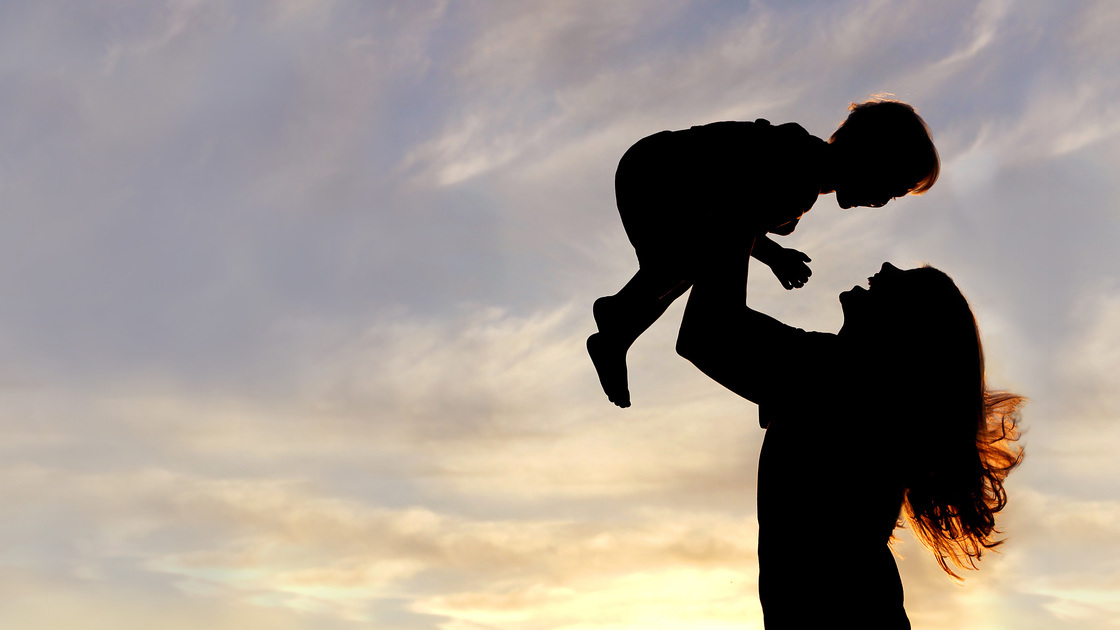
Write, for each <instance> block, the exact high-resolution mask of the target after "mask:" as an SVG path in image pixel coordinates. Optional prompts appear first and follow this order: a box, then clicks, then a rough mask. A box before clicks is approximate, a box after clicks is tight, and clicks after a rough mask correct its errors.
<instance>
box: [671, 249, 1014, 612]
mask: <svg viewBox="0 0 1120 630" xmlns="http://www.w3.org/2000/svg"><path fill="white" fill-rule="evenodd" d="M709 245H710V248H709V251H708V253H707V254H706V255H705V257H704V261H703V263H702V265H701V266H702V268H701V269H700V270H699V271H698V272H697V273H696V275H695V276H694V282H695V284H694V286H693V288H692V294H691V295H690V296H689V300H688V305H687V307H686V309H685V315H684V321H683V323H682V326H681V331H680V336H679V337H678V340H677V350H678V352H679V353H680V354H681V355H682V356H684V357H686V358H687V359H689V360H690V361H692V362H693V363H694V364H695V365H696V366H697V367H698V368H699V369H700V370H702V371H703V372H704V373H705V374H707V375H708V376H710V377H712V378H713V379H715V380H716V381H717V382H719V383H721V384H723V385H724V386H726V387H727V388H729V389H730V390H732V391H734V392H735V393H737V394H739V395H740V396H743V397H744V398H747V399H749V400H751V401H754V402H755V403H757V404H758V406H759V420H760V423H761V424H762V426H763V427H765V428H766V437H765V439H764V441H763V445H762V452H761V454H760V457H759V465H758V525H759V533H758V562H759V587H758V588H759V597H760V599H761V601H762V608H763V611H764V614H765V621H766V628H767V629H768V630H775V629H779V628H797V629H804V628H860V629H861V630H870V629H884V630H886V629H890V630H894V629H904V628H909V627H910V622H909V620H908V619H907V617H906V613H905V611H904V609H903V595H902V584H901V580H900V579H899V574H898V570H897V567H896V565H895V561H894V558H893V556H892V552H891V550H890V548H889V546H888V543H889V541H890V539H891V535H892V531H893V530H894V528H895V527H896V526H897V525H898V524H899V523H898V521H899V520H900V514H905V520H906V521H907V522H909V523H910V525H911V527H912V528H913V530H914V533H915V535H916V536H917V538H918V539H919V540H921V541H922V542H923V543H924V544H925V545H926V546H927V547H929V548H930V549H931V550H932V551H933V552H934V554H935V555H936V557H937V561H938V562H939V563H940V565H941V567H942V568H943V569H944V570H945V571H947V572H948V573H949V574H951V575H953V576H954V577H957V576H956V573H954V572H953V570H952V569H953V568H954V567H956V568H976V565H975V562H976V561H977V560H978V559H979V558H980V556H981V554H982V552H983V551H984V550H985V549H990V548H992V547H994V546H996V545H998V544H999V543H1000V541H998V540H996V539H995V538H994V535H995V534H997V533H998V531H997V530H996V529H995V513H996V512H998V511H999V510H1001V509H1002V508H1003V507H1004V505H1005V503H1006V494H1005V492H1004V489H1003V483H1002V482H1003V479H1004V478H1005V477H1006V476H1007V474H1008V472H1009V471H1010V470H1011V469H1012V468H1013V467H1014V466H1015V465H1017V464H1018V463H1019V461H1020V460H1021V458H1022V451H1021V449H1018V448H1016V447H1015V445H1014V440H1016V439H1017V437H1018V432H1017V426H1016V425H1017V409H1018V406H1019V404H1020V403H1021V398H1020V397H1018V396H1016V395H1014V394H1010V393H1006V392H996V391H990V390H988V389H986V387H985V382H984V360H983V354H982V351H981V346H980V339H979V333H978V331H977V328H976V321H975V319H974V317H973V315H972V311H971V310H970V309H969V306H968V303H967V302H966V301H965V299H964V297H963V296H962V295H961V293H960V291H959V290H958V289H957V287H956V285H955V284H954V283H953V281H952V280H951V279H950V278H949V277H948V276H946V275H945V274H944V273H942V272H940V271H938V270H936V269H933V268H932V267H922V268H918V269H909V270H905V271H903V270H899V269H897V268H896V267H894V266H892V265H890V264H889V263H884V265H883V267H882V269H881V270H880V271H879V272H878V273H877V274H875V275H874V276H872V277H871V278H869V287H870V288H869V289H864V288H863V287H855V288H853V289H852V290H850V291H846V292H844V293H842V294H841V295H840V303H841V305H842V307H843V310H844V325H843V327H842V328H841V330H840V332H839V333H838V334H827V333H818V332H805V331H803V330H800V329H795V328H791V327H789V326H787V325H785V324H782V323H781V322H778V321H777V320H775V319H772V318H770V317H767V316H766V315H763V314H760V313H757V312H755V311H753V310H751V309H750V308H748V307H747V306H745V304H744V297H745V289H744V284H745V282H744V281H745V278H746V272H745V267H746V264H745V263H746V262H747V260H748V255H749V254H748V253H747V252H744V251H743V248H742V246H741V245H740V244H739V243H737V242H735V240H734V239H731V238H726V237H724V238H722V242H715V243H713V242H712V241H709ZM748 251H749V250H748ZM903 510H904V511H903Z"/></svg>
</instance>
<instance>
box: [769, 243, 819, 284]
mask: <svg viewBox="0 0 1120 630" xmlns="http://www.w3.org/2000/svg"><path fill="white" fill-rule="evenodd" d="M807 262H812V259H810V258H809V257H808V256H806V255H805V253H804V252H799V251H797V250H796V249H791V248H788V247H783V248H782V249H781V251H780V252H778V255H777V256H775V257H774V260H772V261H771V262H770V270H771V271H773V272H774V275H775V276H777V277H778V281H779V282H781V283H782V286H783V287H785V288H786V289H800V288H801V287H803V286H805V283H806V282H808V281H809V276H811V275H813V270H811V269H809V265H806V264H805V263H807Z"/></svg>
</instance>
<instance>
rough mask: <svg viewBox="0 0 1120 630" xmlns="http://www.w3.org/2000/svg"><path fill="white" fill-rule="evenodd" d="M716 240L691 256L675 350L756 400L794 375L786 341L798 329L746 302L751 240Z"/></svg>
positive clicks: (770, 395) (767, 396)
mask: <svg viewBox="0 0 1120 630" xmlns="http://www.w3.org/2000/svg"><path fill="white" fill-rule="evenodd" d="M752 243H753V241H752ZM718 245H720V244H717V246H716V247H712V248H709V249H708V250H706V251H705V252H704V254H703V255H702V259H701V260H699V261H697V267H696V272H695V281H694V283H693V285H692V293H691V295H689V297H688V306H687V307H685V312H684V321H683V322H682V323H681V330H680V334H679V335H678V336H677V353H678V354H680V355H681V356H682V357H684V358H686V359H688V360H689V361H691V362H692V364H693V365H695V366H696V367H697V368H699V369H700V371H701V372H703V373H704V374H707V375H708V376H709V377H711V378H712V379H713V380H715V381H716V382H717V383H719V384H721V385H723V386H724V387H726V388H728V389H730V390H731V391H733V392H735V393H736V394H738V395H740V396H742V397H743V398H746V399H748V400H751V401H753V402H755V403H762V402H763V401H764V400H768V399H772V398H773V396H775V395H779V392H780V389H781V388H782V386H783V384H787V383H788V381H789V380H790V379H796V378H797V376H796V373H790V371H791V370H790V366H791V365H792V364H793V363H795V361H796V358H795V357H792V356H790V352H793V351H794V348H791V347H790V345H791V341H792V338H793V337H794V336H795V335H796V334H797V333H799V332H800V333H801V334H804V332H803V331H798V330H797V329H794V328H790V327H789V326H786V325H785V324H782V323H781V322H779V321H777V320H775V319H773V318H771V317H768V316H766V315H763V314H762V313H758V312H756V311H753V310H751V309H750V308H747V305H746V286H747V283H746V280H747V261H748V260H749V259H750V252H751V248H750V246H749V245H751V243H749V244H748V247H746V248H745V249H744V248H742V246H741V245H740V246H738V247H734V246H732V247H728V246H722V247H721V246H718ZM794 372H796V371H794Z"/></svg>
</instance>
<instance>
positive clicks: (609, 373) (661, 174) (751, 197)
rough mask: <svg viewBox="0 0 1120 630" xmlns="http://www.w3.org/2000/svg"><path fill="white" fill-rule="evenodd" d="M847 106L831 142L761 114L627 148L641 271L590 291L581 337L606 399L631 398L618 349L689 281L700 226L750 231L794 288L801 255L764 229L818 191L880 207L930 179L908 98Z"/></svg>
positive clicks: (621, 166)
mask: <svg viewBox="0 0 1120 630" xmlns="http://www.w3.org/2000/svg"><path fill="white" fill-rule="evenodd" d="M849 109H850V112H849V114H848V117H847V119H846V120H845V121H844V122H843V123H841V125H840V127H839V128H838V129H837V130H836V132H835V133H833V134H832V136H831V137H830V138H829V139H828V141H827V142H826V141H824V140H821V139H820V138H817V137H815V136H812V135H809V133H808V132H807V131H805V129H804V128H802V127H801V126H800V125H798V124H796V123H786V124H783V125H778V126H774V125H771V124H770V123H769V122H768V121H766V120H763V119H758V120H756V121H755V122H717V123H712V124H708V125H703V126H697V127H692V128H691V129H687V130H682V131H662V132H660V133H657V134H654V135H652V136H648V137H646V138H643V139H641V140H639V141H638V142H637V143H636V144H634V146H632V147H630V149H629V150H627V151H626V153H625V154H624V155H623V156H622V159H621V160H620V161H619V163H618V170H617V171H616V173H615V197H616V202H617V204H618V212H619V215H620V216H621V218H622V225H623V227H624V228H625V229H626V235H627V237H629V239H630V243H631V244H632V245H633V246H634V250H635V253H636V254H637V256H638V272H637V273H636V274H634V277H633V278H631V279H630V281H629V282H627V283H626V285H625V286H624V287H622V289H621V290H620V291H619V292H618V293H616V294H614V295H611V296H606V297H601V298H599V299H598V300H596V301H595V304H594V308H593V312H594V316H595V324H596V326H597V327H598V329H599V331H598V332H597V333H595V334H593V335H591V336H590V337H588V339H587V351H588V353H589V354H590V355H591V360H592V361H593V362H594V364H595V370H596V372H597V373H598V375H599V382H600V384H602V386H603V391H604V392H606V394H607V397H608V398H609V399H610V401H611V402H613V403H614V404H616V405H618V406H619V407H629V406H630V391H629V386H628V383H627V374H626V352H627V350H629V349H630V346H631V345H632V344H633V343H634V341H635V340H636V339H637V338H638V336H639V335H641V334H642V333H643V332H645V330H646V329H647V328H649V327H650V325H651V324H653V322H654V321H656V320H657V318H658V317H660V316H661V314H662V313H664V312H665V309H667V308H669V305H670V304H671V303H672V302H673V300H675V299H677V298H678V297H680V296H681V295H682V294H683V293H684V292H685V291H687V290H688V288H689V287H690V286H692V277H693V265H694V262H695V261H696V259H697V248H698V247H702V243H704V242H707V241H710V239H705V238H704V236H705V235H706V234H710V233H711V231H712V230H721V231H723V230H727V231H730V232H731V233H734V234H740V235H742V238H743V240H744V242H745V241H746V240H747V239H749V238H755V239H756V240H755V246H754V249H753V251H752V254H751V255H752V256H754V257H755V258H756V259H758V260H759V261H761V262H762V263H764V264H766V265H767V266H769V267H770V269H771V271H773V272H774V275H776V276H777V277H778V280H779V281H780V282H781V283H782V286H783V287H785V288H786V289H792V288H799V287H802V286H804V284H805V282H807V281H808V279H809V276H810V275H811V273H812V272H811V271H810V269H809V267H808V265H806V263H808V262H810V259H809V257H808V256H806V255H805V254H803V253H802V252H800V251H797V250H795V249H791V248H786V247H782V246H780V245H778V244H777V243H775V242H774V241H773V240H771V239H770V238H768V237H767V236H765V235H766V233H772V234H777V235H780V236H785V235H788V234H790V233H791V232H793V229H794V228H795V227H796V226H797V222H798V220H799V219H800V218H801V215H802V214H804V213H805V212H806V211H808V210H809V209H810V208H811V207H812V206H813V203H814V202H815V201H816V199H817V197H818V196H820V195H823V194H828V193H836V201H837V203H838V204H839V206H840V207H841V208H852V207H856V206H864V207H870V208H878V207H881V206H883V205H884V204H886V203H887V202H888V201H890V200H891V199H893V198H895V197H902V196H904V195H906V194H908V193H913V194H921V193H923V192H925V191H926V190H928V189H929V188H930V187H931V186H933V184H934V182H935V181H936V180H937V175H938V172H939V171H940V161H939V159H938V156H937V149H936V148H935V147H934V146H933V140H932V139H931V137H930V131H929V127H928V126H927V125H926V123H925V121H923V120H922V118H921V117H920V116H918V114H917V112H915V111H914V108H913V107H911V106H909V105H907V104H906V103H903V102H900V101H897V100H894V99H890V98H886V97H882V96H876V97H872V98H871V99H870V100H867V101H865V102H863V103H852V105H851V107H850V108H849Z"/></svg>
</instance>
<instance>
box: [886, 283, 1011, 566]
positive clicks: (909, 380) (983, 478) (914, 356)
mask: <svg viewBox="0 0 1120 630" xmlns="http://www.w3.org/2000/svg"><path fill="white" fill-rule="evenodd" d="M915 272H919V273H916V274H915V275H914V276H912V278H913V280H912V281H911V282H908V283H907V285H908V288H907V289H906V290H905V291H906V293H907V295H906V296H905V297H904V299H901V300H899V301H898V303H899V310H900V311H905V312H899V311H896V312H895V313H894V314H893V316H892V317H891V321H892V322H893V323H892V324H891V325H890V328H891V329H893V330H891V331H890V332H889V333H888V334H887V335H886V336H885V337H886V338H887V339H889V340H890V346H891V350H890V351H891V353H892V354H894V355H895V357H896V360H898V361H901V362H903V364H908V365H911V366H913V367H912V369H911V370H899V371H898V376H899V380H897V381H896V382H895V387H896V388H898V389H896V391H899V392H901V396H900V398H899V404H901V405H903V406H904V407H903V409H904V411H903V414H904V415H905V416H907V417H906V418H905V420H904V422H905V424H906V427H907V429H906V430H907V433H908V434H909V438H910V439H907V440H906V443H907V444H908V446H909V447H910V448H912V451H911V452H908V453H906V454H905V457H904V460H905V461H906V463H905V465H904V470H903V480H904V484H905V486H906V498H905V502H904V511H905V514H906V517H907V520H908V521H909V523H910V525H911V528H912V530H913V532H914V535H915V537H916V538H917V539H918V540H919V541H920V542H921V543H922V544H923V545H925V546H926V547H927V548H929V549H930V550H931V551H932V552H933V553H934V555H935V556H936V557H937V562H938V564H939V565H941V568H942V569H944V570H945V572H946V573H948V574H949V575H950V576H952V577H953V578H955V579H958V580H959V579H961V577H960V575H959V574H957V573H956V571H954V569H956V568H959V569H975V568H977V567H976V562H977V561H978V560H979V559H980V557H981V556H982V555H983V553H984V551H986V550H988V549H992V548H994V547H997V546H998V545H1000V544H1001V543H1002V542H1003V541H1002V540H1001V539H999V538H997V536H998V534H1000V531H999V530H998V529H996V522H995V516H996V513H997V512H999V511H1000V510H1002V509H1003V508H1004V507H1005V506H1006V505H1007V492H1006V490H1005V489H1004V486H1003V482H1004V480H1005V479H1006V478H1007V475H1008V473H1009V472H1010V471H1011V470H1012V469H1013V468H1015V467H1016V466H1018V465H1019V463H1020V462H1021V461H1022V459H1023V450H1022V448H1021V447H1020V446H1019V445H1018V444H1017V440H1018V439H1019V435H1020V428H1019V423H1020V415H1019V408H1020V406H1021V405H1022V403H1023V402H1024V399H1023V397H1021V396H1019V395H1016V394H1013V393H1010V392H1005V391H997V390H990V389H988V388H987V385H986V382H985V378H984V353H983V349H982V347H981V343H980V333H979V329H978V328H977V325H976V318H975V317H974V315H973V313H972V310H971V308H969V306H968V302H967V301H966V300H965V298H964V296H963V295H962V294H961V292H960V290H959V289H958V288H957V286H956V285H955V284H954V283H953V281H952V279H950V278H949V276H947V275H945V274H944V273H943V272H941V271H939V270H937V269H934V268H932V267H928V266H926V267H922V268H920V269H918V270H915ZM900 340H904V341H902V342H901V343H900ZM900 352H902V353H905V356H900V355H899V353H900ZM903 379H905V380H903Z"/></svg>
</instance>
